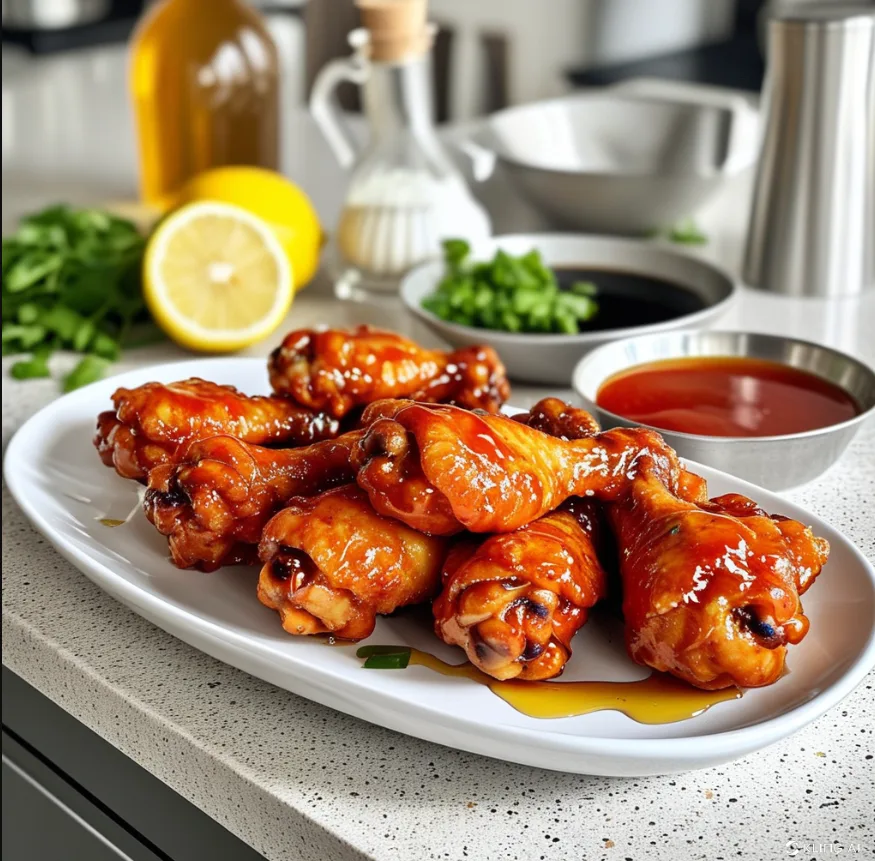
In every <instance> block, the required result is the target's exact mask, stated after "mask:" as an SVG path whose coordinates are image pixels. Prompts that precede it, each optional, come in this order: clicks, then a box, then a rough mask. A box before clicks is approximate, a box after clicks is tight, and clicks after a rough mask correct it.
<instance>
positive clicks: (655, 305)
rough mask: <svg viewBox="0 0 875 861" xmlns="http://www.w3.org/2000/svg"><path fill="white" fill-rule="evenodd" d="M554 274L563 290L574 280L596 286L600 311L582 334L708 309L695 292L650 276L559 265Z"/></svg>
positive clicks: (582, 329)
mask: <svg viewBox="0 0 875 861" xmlns="http://www.w3.org/2000/svg"><path fill="white" fill-rule="evenodd" d="M553 271H554V272H555V273H556V279H557V281H558V282H559V286H560V287H561V288H563V289H568V288H569V287H570V286H571V285H572V284H573V283H574V282H575V281H591V282H592V283H593V284H595V285H596V288H597V293H596V299H597V300H598V303H599V312H598V314H596V315H595V317H593V318H592V320H588V321H587V322H586V323H583V324H581V327H580V331H581V332H594V331H599V330H603V329H626V328H629V327H630V326H650V325H653V324H654V323H665V322H667V321H668V320H676V319H677V318H678V317H683V316H685V315H687V314H694V313H695V312H696V311H702V310H703V309H704V308H706V307H708V305H707V303H706V302H705V301H704V300H703V299H702V298H701V297H700V296H697V295H696V294H695V293H693V291H692V290H688V289H687V288H685V287H680V286H678V285H677V284H673V283H672V282H671V281H665V280H663V279H661V278H654V277H653V276H650V275H639V274H637V273H635V272H621V271H617V270H615V269H584V268H577V267H572V266H557V267H554V269H553Z"/></svg>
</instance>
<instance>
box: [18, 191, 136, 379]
mask: <svg viewBox="0 0 875 861" xmlns="http://www.w3.org/2000/svg"><path fill="white" fill-rule="evenodd" d="M145 243H146V240H145V237H144V236H143V235H142V234H141V233H140V232H139V231H138V230H137V228H136V227H135V225H134V224H132V223H131V222H130V221H126V220H125V219H123V218H118V217H117V216H115V215H112V214H111V213H108V212H104V211H102V210H99V209H74V208H71V207H68V206H63V205H59V206H52V207H49V208H48V209H44V210H43V211H41V212H39V213H36V214H34V215H31V216H29V217H27V218H25V219H24V220H23V221H22V222H21V224H20V226H19V228H18V230H17V231H16V232H15V233H14V234H13V235H11V236H8V237H4V238H3V262H2V271H3V283H2V297H3V331H2V343H3V355H7V354H11V353H30V354H31V355H30V357H29V358H28V359H23V360H21V361H19V362H16V363H15V364H14V365H13V366H12V368H11V370H10V373H11V374H12V376H13V377H15V378H16V379H29V378H33V377H47V376H49V375H50V371H49V366H48V360H49V357H50V356H51V354H52V352H54V351H55V350H58V349H67V350H73V351H75V352H78V353H85V356H84V358H83V359H82V361H81V362H80V363H79V364H78V365H77V366H76V367H75V368H74V369H73V370H72V371H71V372H70V374H68V375H67V376H66V377H65V379H64V383H63V386H64V389H65V391H69V390H70V389H73V388H77V387H79V386H83V385H86V384H87V383H90V382H93V381H94V380H97V379H100V377H101V376H102V375H103V372H104V370H105V368H106V367H107V366H108V365H109V363H110V362H112V361H114V360H115V359H117V358H118V356H119V353H120V351H121V349H122V348H123V347H124V346H126V345H127V343H128V341H129V340H130V339H132V338H138V337H142V331H137V330H141V329H142V327H143V325H144V324H146V323H147V321H148V313H147V311H146V306H145V304H144V302H143V293H142V288H141V280H140V270H141V266H142V260H143V250H144V247H145Z"/></svg>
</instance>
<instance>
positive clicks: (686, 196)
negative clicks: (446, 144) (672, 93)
mask: <svg viewBox="0 0 875 861" xmlns="http://www.w3.org/2000/svg"><path fill="white" fill-rule="evenodd" d="M701 98H702V99H704V98H705V97H704V96H702V97H701ZM710 98H711V100H712V103H711V104H708V103H706V102H705V101H700V102H699V103H696V102H695V101H692V100H690V99H689V98H687V99H686V100H681V99H680V98H678V99H676V100H673V99H672V98H671V97H668V96H666V97H662V98H643V97H642V96H640V95H635V94H625V93H623V92H622V91H615V92H612V91H606V92H600V93H584V94H578V95H572V96H566V97H563V98H559V99H553V100H550V101H545V102H535V103H533V104H529V105H521V106H519V107H514V108H509V109H508V110H504V111H500V112H499V113H497V114H493V115H492V116H490V117H488V118H487V119H486V120H485V122H484V126H483V127H482V129H481V130H480V132H479V133H478V134H477V135H475V142H476V143H477V145H478V146H480V147H483V148H485V149H486V150H489V151H491V152H492V153H494V155H495V157H497V159H498V161H499V162H500V163H501V164H502V165H503V167H504V169H505V172H506V174H507V176H508V177H509V179H510V181H511V182H512V183H513V184H514V185H515V186H516V187H517V188H518V190H519V191H520V192H521V193H522V194H523V195H524V196H525V197H527V198H528V200H529V202H530V203H532V204H533V205H534V206H535V207H536V208H537V209H539V210H540V211H541V212H543V214H544V215H546V216H547V217H548V218H549V219H550V220H551V222H552V223H553V224H555V226H556V227H561V228H563V229H574V230H582V231H587V232H599V233H620V234H632V235H640V234H645V233H649V232H651V231H653V230H657V229H664V228H667V227H670V226H671V225H673V224H674V223H675V222H677V221H678V220H679V219H681V218H684V217H685V216H689V215H690V214H692V213H693V212H695V211H696V210H698V209H699V208H700V207H701V206H702V205H703V204H704V203H705V202H706V201H707V200H708V198H710V197H711V196H712V195H713V194H714V193H715V192H717V191H718V190H719V189H720V188H722V187H723V186H724V185H725V184H726V183H727V182H731V181H732V179H733V177H735V176H737V175H738V174H739V173H740V172H741V171H743V170H745V169H746V168H748V167H750V166H751V165H752V164H753V163H754V161H755V159H756V150H757V141H758V132H757V129H758V123H759V119H758V115H757V113H756V111H755V110H754V109H753V108H751V107H750V105H749V104H748V103H747V102H746V101H745V100H744V99H741V98H740V97H734V96H726V95H724V96H721V97H720V98H716V97H714V96H711V97H710Z"/></svg>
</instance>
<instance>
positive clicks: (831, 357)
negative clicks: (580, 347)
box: [572, 331, 875, 490]
mask: <svg viewBox="0 0 875 861" xmlns="http://www.w3.org/2000/svg"><path fill="white" fill-rule="evenodd" d="M684 356H750V357H753V358H757V359H768V360H771V361H774V362H781V363H782V364H785V365H789V366H791V367H794V368H799V369H801V370H804V371H809V372H810V373H812V374H816V375H817V376H819V377H823V379H825V380H828V381H829V382H831V383H834V384H835V385H837V386H840V387H841V388H843V389H844V390H845V391H846V392H848V394H850V395H851V396H852V397H853V398H854V399H855V400H856V402H857V404H858V406H859V407H860V414H859V415H857V416H855V417H854V418H852V419H849V420H848V421H845V422H842V423H840V424H836V425H830V426H829V427H825V428H819V429H817V430H812V431H806V432H805V433H796V434H786V435H783V436H768V437H715V436H700V435H698V434H687V433H679V432H677V431H667V430H663V429H662V428H655V430H658V431H659V432H660V433H661V434H662V435H663V437H665V439H666V441H667V442H668V443H669V445H671V446H672V447H674V449H675V450H676V451H677V452H678V454H680V455H681V456H682V457H687V458H690V459H691V460H697V461H700V462H701V463H705V464H708V465H709V466H713V467H716V468H717V469H722V470H723V471H724V472H728V473H731V474H732V475H736V476H738V477H739V478H744V479H746V480H747V481H751V482H753V483H754V484H758V485H760V486H762V487H766V488H768V489H770V490H784V489H786V488H788V487H795V486H796V485H799V484H803V483H804V482H806V481H811V480H812V479H814V478H817V476H819V475H820V474H821V473H823V472H824V471H825V470H826V469H828V468H829V467H830V466H832V464H833V463H835V462H836V461H837V460H838V459H839V457H840V456H841V454H842V452H844V450H845V449H846V448H847V447H848V444H849V443H850V441H851V440H852V439H853V438H854V435H855V434H856V433H857V431H858V430H859V429H860V426H861V425H862V424H863V422H864V421H866V419H867V418H870V417H871V416H873V414H875V371H873V369H872V368H870V367H869V366H868V365H865V364H863V363H862V362H860V361H858V360H857V359H854V358H852V357H851V356H848V355H846V354H845V353H840V352H838V351H837V350H833V349H830V348H829V347H823V346H821V345H820V344H814V343H811V342H810V341H799V340H796V339H794V338H785V337H782V336H779V335H760V334H752V333H747V332H705V331H696V332H671V333H665V334H661V335H647V336H643V337H637V338H626V339H624V340H622V341H615V342H614V343H612V344H608V345H606V346H604V347H601V348H599V349H598V350H594V351H593V352H592V353H590V354H589V355H588V356H586V357H585V358H584V359H582V360H581V361H580V362H579V363H578V365H577V367H576V368H575V370H574V377H573V381H572V383H573V386H574V389H575V391H576V392H577V393H578V395H580V397H581V398H583V400H584V403H585V405H586V407H587V408H588V409H590V410H591V411H592V412H593V413H594V414H595V415H596V416H597V417H598V419H599V421H600V422H601V423H602V426H603V427H605V428H611V427H617V426H623V427H635V426H636V425H637V423H636V422H632V421H629V420H628V419H625V418H623V417H622V416H619V415H616V414H615V413H611V412H608V411H607V410H604V409H602V408H601V407H599V406H598V405H597V404H596V396H597V394H598V390H599V387H600V386H601V385H602V383H603V382H604V381H605V380H606V379H607V378H608V377H610V376H612V375H613V374H616V373H618V372H619V371H622V370H625V369H626V368H629V367H632V366H633V365H640V364H643V363H646V362H654V361H657V360H659V359H675V358H680V357H684Z"/></svg>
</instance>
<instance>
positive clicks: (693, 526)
mask: <svg viewBox="0 0 875 861" xmlns="http://www.w3.org/2000/svg"><path fill="white" fill-rule="evenodd" d="M608 510H609V518H610V520H611V522H612V525H613V528H614V532H615V535H616V539H617V544H618V547H619V551H620V573H621V578H622V583H623V612H624V616H625V620H626V643H627V647H628V650H629V654H630V655H631V656H632V658H633V659H634V660H636V661H638V662H639V663H641V664H645V665H647V666H649V667H653V668H654V669H656V670H661V671H665V672H669V673H672V674H673V675H675V676H678V677H679V678H681V679H685V680H686V681H688V682H690V683H691V684H693V685H695V686H696V687H699V688H705V689H708V690H716V689H719V688H725V687H729V686H730V685H733V684H735V685H738V686H740V687H758V686H761V685H768V684H771V683H772V682H774V681H776V680H777V679H778V678H779V677H780V676H781V674H782V672H783V670H784V660H785V657H786V652H787V646H788V645H790V644H794V643H798V642H799V641H800V640H801V639H802V638H803V637H804V636H805V633H806V631H807V630H808V620H807V619H806V617H805V616H804V615H803V612H802V605H801V603H800V600H799V596H800V594H801V593H802V592H803V591H804V590H805V589H806V588H808V586H809V585H810V584H811V583H812V582H813V580H814V578H815V577H816V576H817V574H818V573H819V572H820V569H821V568H822V566H823V564H824V563H825V562H826V558H827V555H828V552H829V545H828V544H827V542H826V541H825V540H824V539H821V538H816V537H815V536H814V535H813V534H812V532H811V530H810V529H808V528H806V527H804V526H803V525H802V524H800V523H798V522H796V521H793V520H787V519H785V518H780V517H769V516H768V515H767V514H766V513H765V512H764V511H762V510H761V509H759V508H757V506H756V505H755V503H753V502H752V501H751V500H749V499H746V498H745V497H742V496H739V495H736V494H732V495H730V496H726V497H720V498H718V499H715V500H712V501H711V502H704V503H699V504H697V503H696V502H691V501H686V500H682V499H679V498H678V497H677V495H676V494H675V493H673V492H672V491H671V490H670V489H669V488H668V487H667V486H666V482H665V480H664V476H661V475H659V471H658V470H657V469H652V468H650V467H648V466H642V470H641V475H640V476H639V477H638V478H637V479H636V480H635V481H634V482H633V483H632V485H631V487H630V490H629V494H628V495H627V497H626V498H625V499H623V500H622V501H621V502H619V503H617V504H614V505H610V506H608Z"/></svg>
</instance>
